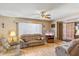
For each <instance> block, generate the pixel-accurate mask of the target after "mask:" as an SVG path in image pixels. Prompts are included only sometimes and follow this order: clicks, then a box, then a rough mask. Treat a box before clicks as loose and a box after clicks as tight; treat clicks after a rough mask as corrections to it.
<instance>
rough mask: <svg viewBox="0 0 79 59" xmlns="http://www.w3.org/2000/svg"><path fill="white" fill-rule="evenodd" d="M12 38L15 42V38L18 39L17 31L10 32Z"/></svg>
mask: <svg viewBox="0 0 79 59" xmlns="http://www.w3.org/2000/svg"><path fill="white" fill-rule="evenodd" d="M10 37H11V41H12V42H14V38H15V37H16V32H15V31H11V32H10Z"/></svg>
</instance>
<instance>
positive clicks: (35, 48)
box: [0, 3, 79, 56]
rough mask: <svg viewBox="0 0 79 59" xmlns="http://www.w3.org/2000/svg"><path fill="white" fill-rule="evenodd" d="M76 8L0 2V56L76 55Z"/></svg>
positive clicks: (78, 28)
mask: <svg viewBox="0 0 79 59" xmlns="http://www.w3.org/2000/svg"><path fill="white" fill-rule="evenodd" d="M28 7H29V8H28ZM78 7H79V4H72V3H71V4H66V3H45V4H44V3H41V4H40V3H34V4H33V3H29V4H27V3H19V4H17V3H2V4H0V55H1V56H79V52H78V50H79V49H78V47H79V40H78V38H79V19H78V18H79V14H78V13H79V9H78ZM71 9H72V10H71ZM62 11H63V12H62Z"/></svg>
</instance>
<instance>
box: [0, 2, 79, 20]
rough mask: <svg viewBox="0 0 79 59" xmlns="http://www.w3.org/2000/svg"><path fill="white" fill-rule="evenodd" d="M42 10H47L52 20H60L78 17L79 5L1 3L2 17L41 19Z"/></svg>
mask: <svg viewBox="0 0 79 59" xmlns="http://www.w3.org/2000/svg"><path fill="white" fill-rule="evenodd" d="M41 10H47V11H48V13H49V14H50V15H51V19H52V20H54V19H58V18H63V17H69V16H71V15H72V16H74V15H77V18H78V16H79V15H78V13H79V4H77V3H76V4H75V3H72V4H62V3H0V15H2V16H12V17H24V18H37V19H40V15H36V14H38V12H39V11H41Z"/></svg>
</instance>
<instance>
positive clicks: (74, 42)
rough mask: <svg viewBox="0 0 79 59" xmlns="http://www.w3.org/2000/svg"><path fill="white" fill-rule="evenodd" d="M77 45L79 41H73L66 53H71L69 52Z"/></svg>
mask: <svg viewBox="0 0 79 59" xmlns="http://www.w3.org/2000/svg"><path fill="white" fill-rule="evenodd" d="M77 44H79V39H74V40H72V41H71V42H70V47H69V49H68V52H69V53H71V51H72V50H73V48H75V46H76V45H77Z"/></svg>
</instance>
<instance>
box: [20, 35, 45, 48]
mask: <svg viewBox="0 0 79 59" xmlns="http://www.w3.org/2000/svg"><path fill="white" fill-rule="evenodd" d="M21 40H23V42H21V48H24V47H29V46H36V45H43V44H45V43H46V37H45V36H44V35H41V34H28V35H21Z"/></svg>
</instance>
